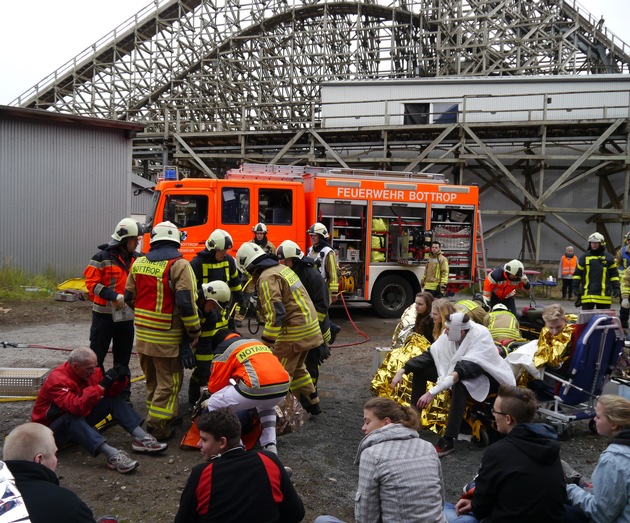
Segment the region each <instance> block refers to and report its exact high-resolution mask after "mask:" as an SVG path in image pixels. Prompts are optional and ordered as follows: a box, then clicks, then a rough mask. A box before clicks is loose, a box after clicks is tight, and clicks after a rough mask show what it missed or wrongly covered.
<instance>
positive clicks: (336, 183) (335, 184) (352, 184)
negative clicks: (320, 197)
mask: <svg viewBox="0 0 630 523" xmlns="http://www.w3.org/2000/svg"><path fill="white" fill-rule="evenodd" d="M326 187H361V182H352V181H349V180H348V181H346V180H326Z"/></svg>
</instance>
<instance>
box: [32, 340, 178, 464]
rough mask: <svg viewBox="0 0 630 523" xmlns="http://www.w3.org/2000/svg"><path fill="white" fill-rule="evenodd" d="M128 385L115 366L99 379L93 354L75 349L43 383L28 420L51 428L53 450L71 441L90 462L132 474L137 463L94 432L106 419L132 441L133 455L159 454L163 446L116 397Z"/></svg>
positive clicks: (119, 398)
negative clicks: (99, 460) (100, 460)
mask: <svg viewBox="0 0 630 523" xmlns="http://www.w3.org/2000/svg"><path fill="white" fill-rule="evenodd" d="M127 382H128V378H127V374H126V368H125V367H122V366H116V367H114V368H112V369H110V370H108V371H107V372H106V373H105V374H103V371H102V370H101V369H100V368H99V367H98V365H97V360H96V354H94V352H93V351H92V350H91V349H88V348H84V347H80V348H78V349H74V350H73V351H72V352H71V353H70V355H69V356H68V360H67V361H66V362H65V363H62V364H61V365H59V366H58V367H56V368H55V369H53V370H52V371H51V373H50V375H49V376H48V378H46V380H45V381H44V384H43V385H42V388H41V389H40V390H39V393H38V394H37V399H36V400H35V406H34V407H33V413H32V414H31V420H32V421H34V422H35V423H42V424H43V425H47V426H49V427H50V428H51V430H52V431H53V433H54V434H55V442H56V444H57V447H62V446H65V445H66V444H68V443H69V442H70V441H73V442H75V443H78V444H79V445H81V446H82V447H83V448H84V449H85V450H87V451H88V452H89V453H90V454H91V455H92V456H97V455H98V454H104V455H105V457H106V458H107V468H109V469H112V470H116V471H117V472H120V473H123V474H125V473H127V472H131V471H132V470H134V469H135V468H137V467H138V462H137V461H135V460H132V459H131V458H130V457H129V456H128V455H127V454H126V453H125V452H124V451H122V450H117V449H115V448H113V447H110V446H109V445H108V444H107V440H106V439H105V438H104V437H103V436H102V435H101V434H100V433H99V432H98V431H97V430H96V429H95V428H94V425H96V424H97V423H98V422H100V421H101V420H103V419H104V418H105V417H106V416H107V415H108V414H111V415H112V418H113V419H114V421H115V422H116V423H118V424H119V425H120V426H121V427H122V428H123V429H125V430H126V431H127V432H128V433H129V434H131V435H132V437H133V439H132V441H131V448H132V449H133V450H134V451H135V452H143V453H158V452H162V451H164V450H166V448H167V445H166V443H158V442H157V441H156V440H155V438H154V437H153V436H151V435H149V434H147V433H146V432H145V431H144V430H142V429H141V428H140V423H141V422H142V417H141V416H140V414H138V413H137V412H136V411H135V410H133V408H132V407H130V406H129V405H128V404H127V403H126V402H125V401H124V399H123V397H122V396H121V395H120V393H121V392H122V391H123V390H124V389H125V387H126V386H127Z"/></svg>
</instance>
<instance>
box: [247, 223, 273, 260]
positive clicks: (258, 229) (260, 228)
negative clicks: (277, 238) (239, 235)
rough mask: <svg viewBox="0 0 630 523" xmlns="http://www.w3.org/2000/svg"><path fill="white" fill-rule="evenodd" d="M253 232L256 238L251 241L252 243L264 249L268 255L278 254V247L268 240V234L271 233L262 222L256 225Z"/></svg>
mask: <svg viewBox="0 0 630 523" xmlns="http://www.w3.org/2000/svg"><path fill="white" fill-rule="evenodd" d="M252 232H253V233H254V238H253V239H251V240H250V241H251V242H252V243H255V244H256V245H258V246H259V247H262V249H263V250H264V251H265V252H266V253H268V254H276V246H275V245H274V244H273V243H271V242H270V241H269V239H268V238H267V233H268V232H269V231H268V230H267V226H266V225H265V224H264V223H262V222H260V223H257V224H256V225H254V226H253V227H252Z"/></svg>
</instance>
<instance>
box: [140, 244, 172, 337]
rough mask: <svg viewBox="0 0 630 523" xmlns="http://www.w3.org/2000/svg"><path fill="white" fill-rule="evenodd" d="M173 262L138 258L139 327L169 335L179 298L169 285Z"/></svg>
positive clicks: (144, 257)
mask: <svg viewBox="0 0 630 523" xmlns="http://www.w3.org/2000/svg"><path fill="white" fill-rule="evenodd" d="M179 259H180V258H175V259H173V260H159V261H150V260H149V259H147V257H146V256H143V257H141V258H138V259H137V260H136V263H134V264H133V266H132V267H131V273H132V274H133V275H134V277H135V279H136V304H135V305H136V307H135V321H136V325H137V326H138V327H144V328H147V329H155V330H160V331H166V330H169V329H170V328H171V325H172V324H173V311H174V310H175V294H174V293H173V291H172V290H171V288H170V287H169V285H168V274H169V271H170V269H171V265H173V263H175V262H176V261H177V260H179Z"/></svg>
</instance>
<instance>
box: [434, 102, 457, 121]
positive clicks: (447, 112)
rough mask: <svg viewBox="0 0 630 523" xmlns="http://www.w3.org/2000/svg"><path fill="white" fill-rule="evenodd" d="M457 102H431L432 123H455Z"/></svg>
mask: <svg viewBox="0 0 630 523" xmlns="http://www.w3.org/2000/svg"><path fill="white" fill-rule="evenodd" d="M457 113H459V104H454V103H452V102H447V103H441V102H440V103H434V104H433V123H456V122H457Z"/></svg>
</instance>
